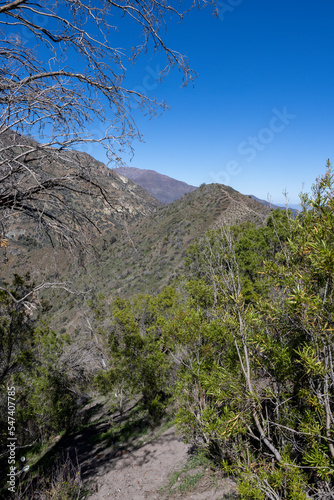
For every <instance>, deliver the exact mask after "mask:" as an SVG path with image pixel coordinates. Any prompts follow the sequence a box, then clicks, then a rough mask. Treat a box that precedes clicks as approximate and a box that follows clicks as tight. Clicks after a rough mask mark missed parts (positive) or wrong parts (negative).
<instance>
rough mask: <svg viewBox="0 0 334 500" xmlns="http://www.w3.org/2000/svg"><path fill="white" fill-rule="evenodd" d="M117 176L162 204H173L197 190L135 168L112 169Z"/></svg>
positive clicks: (167, 177) (152, 172)
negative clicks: (120, 176) (141, 189)
mask: <svg viewBox="0 0 334 500" xmlns="http://www.w3.org/2000/svg"><path fill="white" fill-rule="evenodd" d="M113 172H116V173H117V174H119V175H122V176H124V177H127V178H128V179H130V180H132V181H133V182H135V183H136V184H138V185H139V186H141V187H142V188H143V189H145V190H146V191H147V192H148V193H150V194H151V195H152V196H154V197H155V198H157V199H158V200H159V201H161V202H162V203H166V204H169V203H173V202H174V201H176V200H178V199H179V198H181V197H182V196H183V195H185V194H186V193H191V192H192V191H195V189H197V187H196V186H191V185H190V184H187V183H186V182H182V181H178V180H176V179H173V178H172V177H169V176H168V175H164V174H159V173H158V172H156V171H155V170H149V169H143V168H136V167H117V168H114V169H113Z"/></svg>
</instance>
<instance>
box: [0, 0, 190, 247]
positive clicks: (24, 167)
mask: <svg viewBox="0 0 334 500" xmlns="http://www.w3.org/2000/svg"><path fill="white" fill-rule="evenodd" d="M194 1H195V2H196V1H197V0H194ZM188 7H189V8H191V7H192V5H191V4H189V5H188ZM185 10H187V9H185ZM183 15H184V12H179V11H177V9H176V8H174V7H173V6H172V5H169V4H168V2H167V1H166V0H160V1H158V0H139V1H138V0H129V1H125V2H123V1H122V2H117V1H113V0H101V1H99V2H98V3H96V2H93V1H90V0H75V1H74V0H63V1H60V2H57V1H51V0H42V1H41V2H35V1H34V0H13V1H6V0H0V33H1V35H0V36H1V42H0V68H1V69H0V218H1V219H2V223H4V221H5V220H6V218H8V217H10V216H12V214H13V213H16V214H21V215H22V214H24V215H26V216H29V217H33V218H35V219H36V220H37V221H38V222H39V223H40V224H41V225H44V227H45V228H46V229H47V230H51V231H52V232H53V233H56V234H58V235H61V238H62V239H63V241H67V242H70V241H75V240H76V239H78V238H79V236H80V235H81V230H80V223H82V222H83V221H86V222H89V216H88V214H85V213H83V212H80V210H78V208H77V205H76V204H75V203H70V202H69V200H68V196H67V195H66V197H65V196H64V193H66V194H68V193H70V194H71V196H72V195H73V196H74V197H75V196H77V195H89V196H92V195H93V196H105V193H103V190H102V189H101V186H99V185H98V184H97V183H96V182H95V181H94V173H92V172H91V169H90V168H89V161H87V158H86V159H85V156H83V155H80V154H76V153H75V152H74V151H75V150H77V149H80V147H81V145H82V144H83V143H85V144H87V143H91V142H94V143H99V144H100V145H101V146H102V147H104V148H105V149H106V152H107V156H108V157H109V160H110V161H121V156H122V153H123V152H124V150H125V149H129V148H130V150H131V148H132V146H131V143H132V141H133V139H134V138H138V139H140V138H141V135H140V132H139V130H138V128H137V126H136V123H135V121H134V119H133V113H132V111H133V109H134V108H135V109H138V108H140V109H141V110H143V111H144V112H145V113H148V114H149V115H154V114H155V113H157V111H158V110H161V109H164V108H165V107H166V103H165V102H158V101H157V100H156V99H155V98H151V97H149V96H147V95H145V94H144V93H141V92H140V91H137V90H133V89H131V88H127V87H126V86H125V73H126V70H127V68H128V67H129V66H130V65H132V64H133V63H134V62H135V61H136V59H137V58H138V56H139V55H140V54H143V53H145V52H147V51H149V52H153V53H154V52H157V51H158V52H159V51H160V52H162V54H163V56H164V60H165V66H164V68H163V69H162V71H161V72H160V74H159V79H162V78H163V77H164V76H166V75H167V74H168V72H169V71H170V70H171V68H173V67H176V68H178V69H179V70H180V71H181V73H182V75H183V84H187V83H188V82H189V81H190V80H192V79H193V78H194V73H193V72H192V71H191V70H190V68H189V66H188V62H187V60H186V59H185V58H184V57H183V56H182V55H181V54H180V53H178V52H176V51H174V50H172V49H170V48H169V47H168V46H167V45H166V44H165V42H164V40H163V38H162V32H163V31H164V29H165V28H166V27H167V24H168V23H169V22H171V21H173V20H174V21H175V20H181V19H182V17H183ZM122 29H123V30H124V29H125V30H127V36H128V35H129V30H131V33H134V36H135V37H136V39H135V40H134V42H133V40H131V42H130V38H131V37H130V36H128V38H129V47H130V43H132V44H133V47H132V48H127V47H125V48H124V49H122V48H119V47H117V46H115V45H114V41H115V40H116V42H115V44H116V43H117V37H118V36H119V33H121V34H122ZM96 124H98V125H96ZM97 126H98V127H99V130H100V132H101V133H100V135H99V136H98V135H97V134H96V128H97ZM91 127H94V133H90V132H89V130H90V129H91ZM21 134H24V136H23V135H21ZM27 135H28V136H29V137H30V139H29V140H27V138H26V137H25V136H27ZM33 138H38V139H39V142H36V141H35V140H33ZM56 166H57V168H56ZM73 196H72V197H73ZM105 198H106V196H105ZM106 201H108V202H109V203H111V204H112V201H111V202H110V200H106ZM69 220H71V221H72V225H71V224H69Z"/></svg>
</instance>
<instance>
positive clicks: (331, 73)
mask: <svg viewBox="0 0 334 500" xmlns="http://www.w3.org/2000/svg"><path fill="white" fill-rule="evenodd" d="M173 1H174V0H172V2H173ZM217 3H218V5H220V15H219V17H218V18H215V17H214V16H213V15H212V14H211V10H210V8H206V9H202V10H197V9H193V11H192V12H190V14H189V15H188V16H187V17H186V18H185V19H184V21H183V23H180V24H179V23H174V24H171V25H169V26H168V30H167V33H166V34H165V38H164V39H165V41H166V43H167V45H168V46H170V47H171V48H173V49H175V50H178V51H179V52H181V53H183V54H185V55H186V56H187V57H188V58H189V62H190V66H191V67H192V68H193V69H194V70H195V71H196V72H197V74H198V78H197V79H196V80H195V86H194V87H193V86H191V85H190V86H188V87H186V88H181V87H180V85H181V83H182V79H181V75H180V73H179V72H178V71H174V72H171V73H170V74H169V75H168V76H167V77H166V78H165V79H164V81H163V82H162V83H158V81H157V74H158V72H159V68H160V69H161V67H162V60H161V57H159V55H156V56H154V57H150V56H149V55H143V56H141V57H140V59H139V60H138V63H137V64H136V65H135V66H134V67H129V68H128V71H127V74H128V78H127V81H126V82H125V85H126V86H127V87H128V88H130V89H137V90H144V91H145V92H146V93H147V95H148V96H149V97H157V98H158V99H165V100H166V102H167V103H168V104H169V105H170V109H169V110H167V111H166V112H165V113H164V114H163V115H162V116H160V117H157V118H155V119H153V120H149V119H148V118H147V117H145V116H144V115H142V114H140V113H139V112H138V111H135V118H136V121H137V124H138V126H139V129H140V130H141V132H142V133H143V136H144V140H145V142H144V143H140V142H138V141H137V142H135V143H134V147H135V156H134V158H133V159H132V160H131V162H130V161H128V160H129V157H127V156H126V155H125V157H124V159H125V161H128V165H129V166H134V167H139V168H148V169H153V170H156V171H158V172H160V173H163V174H166V175H169V176H171V177H174V178H176V179H179V180H182V181H185V182H187V183H189V184H193V185H197V186H198V185H200V184H201V183H203V182H205V183H211V182H220V183H223V184H228V185H230V186H232V187H233V188H235V189H237V190H238V191H240V192H242V193H244V194H254V195H255V196H258V197H260V198H264V199H267V196H268V195H269V196H270V198H271V200H272V201H273V202H274V203H284V198H283V195H282V191H283V190H284V189H286V190H287V192H288V197H289V199H290V202H291V203H292V204H294V203H297V202H298V200H299V198H298V194H299V192H300V191H301V189H302V187H303V184H304V190H306V191H309V190H310V188H311V185H312V183H313V182H314V180H315V178H316V177H317V176H318V175H319V174H321V173H323V172H324V171H325V164H326V161H327V159H328V158H330V159H331V160H333V162H334V120H333V115H334V57H333V48H334V29H333V25H334V2H333V1H332V0H317V1H315V0H270V1H268V0H217ZM115 22H116V24H117V17H115ZM122 23H125V25H123V28H125V31H121V32H120V33H119V34H116V33H115V34H114V35H113V37H115V39H114V41H115V44H117V46H122V44H123V43H124V44H125V45H127V46H131V45H133V44H136V43H138V38H137V37H136V29H135V28H134V27H133V23H130V22H129V21H127V20H126V18H124V19H123V20H122ZM127 23H128V25H127ZM96 126H97V127H98V125H96ZM88 152H89V153H90V154H92V155H93V156H95V157H97V158H98V159H99V160H101V161H105V156H104V153H103V152H101V150H99V149H98V148H96V149H94V148H93V147H91V148H89V150H88Z"/></svg>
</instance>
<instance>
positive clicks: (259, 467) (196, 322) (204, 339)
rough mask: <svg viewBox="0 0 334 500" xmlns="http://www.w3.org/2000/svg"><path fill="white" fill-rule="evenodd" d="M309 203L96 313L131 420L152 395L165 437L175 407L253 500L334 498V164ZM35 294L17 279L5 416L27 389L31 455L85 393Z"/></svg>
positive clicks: (68, 418)
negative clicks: (154, 290)
mask: <svg viewBox="0 0 334 500" xmlns="http://www.w3.org/2000/svg"><path fill="white" fill-rule="evenodd" d="M301 201H302V205H303V210H302V212H301V213H300V214H299V215H298V216H297V217H295V218H293V217H292V216H291V214H290V213H289V212H284V211H279V210H277V211H273V212H272V213H271V215H270V217H269V218H268V219H267V221H266V224H265V225H264V226H257V225H256V224H255V223H252V222H247V223H243V224H241V225H238V226H233V227H228V226H226V225H223V224H221V225H220V226H219V227H216V228H215V229H214V230H210V231H209V232H208V233H207V234H206V236H205V237H204V238H201V239H200V240H198V241H197V242H196V243H194V244H193V245H192V246H191V248H190V250H189V251H188V252H187V255H186V260H185V272H184V275H183V276H179V277H178V280H177V281H175V283H174V285H173V286H169V287H166V288H165V289H164V290H163V291H162V292H161V293H159V294H158V295H156V296H152V295H148V294H140V295H137V296H135V297H132V298H128V299H120V298H116V299H115V300H113V301H112V302H111V303H110V302H109V301H108V300H107V299H106V298H104V297H103V296H102V295H100V296H98V297H97V298H96V299H95V300H92V301H91V304H90V307H91V311H92V320H91V321H92V328H93V329H94V331H96V332H98V335H99V338H100V339H103V340H102V341H101V345H103V349H104V356H105V357H106V359H107V363H106V366H105V368H104V369H103V370H100V371H99V372H95V373H94V374H92V377H91V380H92V382H93V383H94V387H95V390H99V391H100V392H102V393H103V394H106V395H109V396H112V397H111V399H112V401H113V408H114V409H117V410H118V412H119V413H120V414H122V411H123V409H124V405H125V402H126V401H129V399H131V398H133V397H136V398H138V396H140V397H141V401H142V403H141V404H142V406H143V408H144V409H145V410H146V411H147V413H148V415H149V419H150V422H151V424H152V425H155V424H156V423H158V422H159V421H160V420H161V418H162V417H163V415H164V411H165V409H166V408H167V407H169V408H171V406H172V407H173V408H174V412H175V419H176V423H177V426H178V428H179V429H180V431H181V432H182V434H183V435H184V436H185V438H186V439H187V440H188V442H189V443H191V444H193V445H194V446H195V447H196V449H198V450H200V452H201V456H205V457H206V460H210V461H211V463H213V464H215V466H216V467H218V468H219V469H220V470H222V471H224V472H225V473H226V474H229V475H232V476H234V477H235V478H237V480H238V485H239V495H240V498H242V499H249V500H260V499H266V498H269V499H291V500H303V499H307V498H313V499H319V500H320V499H321V498H332V497H333V495H334V476H333V474H334V434H333V430H332V429H333V423H334V417H333V411H334V400H333V396H334V372H333V356H334V352H333V350H334V349H333V332H334V319H333V300H334V297H333V295H334V241H333V233H334V179H333V174H332V171H331V168H330V165H328V169H327V172H326V174H325V175H324V176H322V177H319V179H318V180H317V182H316V184H315V186H314V187H313V192H312V196H308V195H303V196H302V200H301ZM27 286H28V285H27V284H26V283H24V282H23V280H21V279H20V278H16V281H15V283H14V285H13V290H12V296H8V294H5V293H4V294H3V295H1V308H2V313H3V314H2V317H3V319H2V320H1V344H0V348H1V350H2V359H3V360H4V361H3V362H2V364H1V366H0V367H1V377H2V378H1V382H2V389H1V391H2V392H1V398H2V399H1V405H2V408H3V410H5V406H6V403H7V399H6V398H7V386H11V385H15V387H17V389H16V390H17V392H16V397H17V408H18V413H17V423H18V424H19V425H17V428H18V429H20V430H19V431H18V432H19V435H18V439H19V441H20V444H21V445H22V446H23V445H26V444H28V443H29V442H32V441H36V440H37V441H43V440H45V439H46V438H47V437H49V436H50V435H52V434H53V433H55V432H60V431H61V430H64V429H68V428H69V427H70V426H71V425H72V424H73V422H74V421H75V414H76V409H77V397H78V395H79V393H80V390H79V386H78V382H77V380H76V379H75V377H74V378H71V376H70V375H69V371H68V370H67V369H66V367H65V366H64V365H63V364H62V359H63V357H62V356H63V353H64V350H66V345H67V343H68V342H69V339H68V338H67V337H66V336H64V335H57V334H56V333H54V332H53V331H51V330H50V329H49V328H48V327H47V326H45V325H39V326H38V327H37V326H36V324H35V323H34V321H33V317H32V316H29V315H27V313H26V311H25V309H24V303H23V302H17V299H18V297H21V296H22V294H24V293H27V292H26V287H27ZM28 289H29V288H28ZM18 304H19V305H18ZM14 332H16V333H15V335H14ZM17 332H19V333H17ZM2 415H3V417H2V427H3V433H2V441H1V446H2V447H4V446H5V440H6V438H5V436H6V429H7V421H6V418H7V414H6V412H5V411H3V412H2Z"/></svg>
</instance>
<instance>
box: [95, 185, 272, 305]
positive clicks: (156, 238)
mask: <svg viewBox="0 0 334 500" xmlns="http://www.w3.org/2000/svg"><path fill="white" fill-rule="evenodd" d="M270 211H271V210H270V209H269V208H268V207H265V206H264V205H262V204H261V203H258V202H256V201H255V200H253V199H251V198H249V197H248V196H244V195H242V194H240V193H239V192H237V191H235V190H234V189H232V188H230V187H227V186H223V185H220V184H210V185H206V186H202V187H200V188H198V189H197V190H196V191H193V192H192V193H190V194H187V195H185V196H183V197H182V198H180V199H179V200H177V201H175V202H174V203H172V204H171V205H167V206H163V207H161V208H159V209H158V210H157V211H156V212H155V213H154V214H152V215H150V216H149V217H145V218H141V219H137V220H136V221H132V222H130V223H129V224H128V227H127V232H126V233H125V232H124V231H123V233H119V236H118V238H119V239H118V241H116V242H114V243H113V244H110V243H108V241H105V242H104V247H103V249H102V254H101V261H100V262H99V263H95V264H94V263H92V264H91V266H90V267H89V269H88V273H87V274H86V276H85V278H86V279H87V280H88V281H85V283H86V285H87V286H88V283H89V282H94V283H99V284H100V287H101V289H102V290H104V292H105V293H107V294H108V295H112V296H115V295H122V296H125V295H131V294H134V293H138V292H147V293H154V292H156V291H159V290H160V289H161V288H162V287H163V286H164V285H166V284H168V283H170V282H171V281H172V280H173V279H174V278H175V277H176V276H177V275H178V274H179V271H180V267H181V266H182V262H183V258H184V256H185V253H186V250H187V249H188V248H189V245H190V244H191V243H192V242H193V241H194V240H195V239H197V238H199V237H200V236H202V235H204V233H205V232H206V231H207V230H208V229H209V228H213V227H215V226H218V225H219V224H221V223H222V222H224V223H226V224H229V225H233V224H237V223H239V222H243V221H252V222H255V223H256V224H262V223H264V221H265V220H266V218H267V216H268V214H269V213H270ZM89 275H90V278H89Z"/></svg>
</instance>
